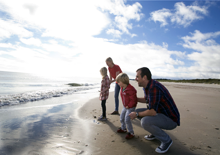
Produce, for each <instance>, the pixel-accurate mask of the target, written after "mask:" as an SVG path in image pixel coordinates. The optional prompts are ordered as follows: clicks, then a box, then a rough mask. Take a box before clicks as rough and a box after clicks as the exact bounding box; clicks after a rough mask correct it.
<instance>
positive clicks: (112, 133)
mask: <svg viewBox="0 0 220 155" xmlns="http://www.w3.org/2000/svg"><path fill="white" fill-rule="evenodd" d="M131 84H132V85H133V86H134V87H135V88H136V89H137V92H138V93H137V96H138V97H143V96H144V93H143V90H142V88H140V87H138V85H137V83H136V82H135V81H131ZM163 84H164V85H165V86H166V88H167V89H168V90H169V92H170V93H171V95H172V97H173V98H174V100H175V102H176V105H177V107H178V109H179V112H180V123H181V125H180V126H178V127H177V128H176V129H174V130H169V131H166V132H167V133H168V134H169V135H170V137H171V138H172V140H173V145H172V146H171V148H170V149H169V151H168V152H167V153H166V154H168V155H169V154H170V155H177V154H178V155H186V154H187V155H194V154H201V155H214V154H215V155H216V154H220V147H219V144H220V130H219V129H220V119H219V118H220V112H219V111H220V103H219V102H220V85H215V84H185V83H184V84H183V83H169V82H163ZM119 100H120V106H119V109H120V110H119V111H121V109H122V103H121V98H120V99H119ZM106 106H107V118H108V120H107V121H106V122H98V121H97V118H98V117H99V116H100V115H101V101H100V100H99V99H98V98H94V99H92V100H90V101H88V102H87V103H85V104H84V105H83V106H82V107H81V108H80V109H78V111H77V112H78V113H77V116H78V117H79V119H80V120H81V121H82V123H83V124H84V125H85V128H87V130H86V132H85V133H84V136H83V137H85V139H84V141H85V142H86V145H87V146H86V148H84V150H83V154H97V155H98V154H100V155H108V154H109V155H110V154H111V155H112V154H113V155H123V154H127V155H134V154H135V155H139V154H140V155H141V154H145V155H147V154H149V155H154V154H158V153H156V152H155V149H156V148H157V147H158V146H159V145H160V142H159V141H158V140H154V141H147V140H145V139H144V136H145V135H146V134H149V133H148V132H147V131H145V130H144V129H143V128H142V127H141V125H140V121H139V120H137V119H135V120H133V121H132V123H133V127H134V132H135V138H134V139H130V140H126V139H125V136H126V134H118V133H117V132H116V131H117V129H118V127H120V117H119V115H110V113H111V112H113V110H114V92H111V93H110V96H109V99H108V100H107V103H106ZM145 107H146V104H143V103H139V104H138V106H137V108H145Z"/></svg>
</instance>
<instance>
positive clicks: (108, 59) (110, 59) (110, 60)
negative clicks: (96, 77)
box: [105, 57, 114, 64]
mask: <svg viewBox="0 0 220 155" xmlns="http://www.w3.org/2000/svg"><path fill="white" fill-rule="evenodd" d="M105 61H108V62H111V63H113V64H114V62H113V60H112V58H111V57H108V58H107V59H106V60H105Z"/></svg>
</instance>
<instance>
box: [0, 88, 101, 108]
mask: <svg viewBox="0 0 220 155" xmlns="http://www.w3.org/2000/svg"><path fill="white" fill-rule="evenodd" d="M96 88H99V87H97V86H94V85H85V86H84V87H83V86H82V87H74V88H71V87H68V88H63V89H56V90H41V91H33V92H28V93H21V94H14V95H3V96H0V107H2V106H8V105H18V104H21V103H26V102H33V101H39V100H44V99H49V98H53V97H61V96H63V95H70V94H73V93H75V92H79V91H84V90H89V89H96Z"/></svg>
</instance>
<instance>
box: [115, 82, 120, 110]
mask: <svg viewBox="0 0 220 155" xmlns="http://www.w3.org/2000/svg"><path fill="white" fill-rule="evenodd" d="M119 92H120V86H119V85H118V84H117V83H115V111H118V108H119V99H118V96H119Z"/></svg>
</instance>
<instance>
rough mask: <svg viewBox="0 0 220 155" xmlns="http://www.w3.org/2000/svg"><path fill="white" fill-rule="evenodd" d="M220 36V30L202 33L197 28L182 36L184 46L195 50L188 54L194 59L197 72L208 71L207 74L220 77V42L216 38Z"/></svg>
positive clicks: (194, 68) (190, 58)
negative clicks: (188, 34)
mask: <svg viewBox="0 0 220 155" xmlns="http://www.w3.org/2000/svg"><path fill="white" fill-rule="evenodd" d="M219 36H220V31H217V32H211V33H201V32H200V31H199V30H195V31H194V33H191V35H190V36H184V37H182V40H183V41H184V43H182V46H183V47H185V48H188V49H192V50H194V51H195V52H192V53H191V54H188V55H187V57H188V59H189V60H192V61H194V62H195V63H194V65H193V66H192V67H190V68H193V70H194V71H195V72H202V73H207V76H210V77H211V76H212V77H215V78H220V75H219V73H220V68H219V66H220V44H219V43H217V42H216V41H215V40H214V38H217V37H219Z"/></svg>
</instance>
